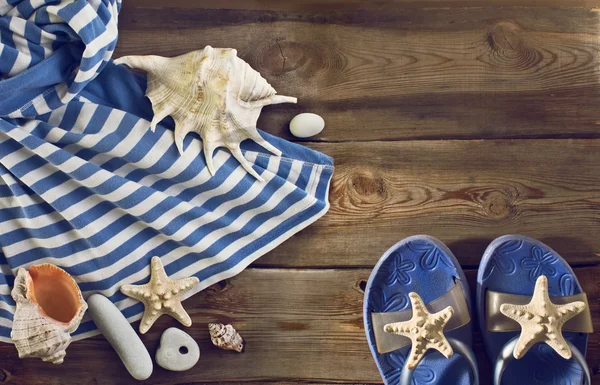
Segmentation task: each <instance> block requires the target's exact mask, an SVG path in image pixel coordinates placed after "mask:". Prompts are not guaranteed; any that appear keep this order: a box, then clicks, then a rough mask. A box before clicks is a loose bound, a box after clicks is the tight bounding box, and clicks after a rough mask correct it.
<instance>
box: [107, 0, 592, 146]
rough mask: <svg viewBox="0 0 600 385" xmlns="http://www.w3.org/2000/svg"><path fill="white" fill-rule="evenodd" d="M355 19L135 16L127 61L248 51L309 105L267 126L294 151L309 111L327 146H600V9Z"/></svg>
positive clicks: (284, 109) (121, 50)
mask: <svg viewBox="0 0 600 385" xmlns="http://www.w3.org/2000/svg"><path fill="white" fill-rule="evenodd" d="M201 3H204V4H207V3H206V2H201ZM280 3H288V2H280ZM367 3H369V2H367ZM349 8H350V9H349V10H348V9H345V8H341V10H337V11H323V10H319V9H315V10H314V11H303V12H300V11H286V12H276V11H257V10H246V9H237V10H230V9H202V8H200V7H196V6H193V7H191V8H188V7H185V8H167V9H163V8H160V7H141V6H140V7H133V8H125V9H124V11H123V13H122V15H121V17H120V23H119V28H120V40H119V45H118V49H117V51H116V56H120V55H122V54H150V53H152V54H159V55H163V56H174V55H178V54H182V53H184V52H187V51H190V50H194V49H200V48H203V47H204V46H205V45H208V44H210V45H212V46H215V47H233V48H236V49H237V50H238V53H239V55H240V56H241V57H242V58H244V59H245V60H246V61H248V62H249V63H250V64H251V65H252V66H253V67H254V68H256V69H257V70H259V71H260V72H261V73H262V74H263V75H264V76H265V77H266V78H267V79H268V80H269V81H270V82H271V83H272V84H273V85H274V87H275V88H276V89H277V90H278V91H279V92H280V93H282V94H285V95H293V96H297V97H298V98H299V104H298V105H295V106H288V105H284V106H276V107H270V108H268V109H266V110H265V114H263V116H262V117H261V120H260V121H259V127H260V128H262V129H264V130H266V131H268V132H271V133H274V134H277V135H279V136H283V137H286V138H290V139H291V138H292V137H291V135H290V134H289V132H288V130H287V123H288V122H289V120H290V119H291V118H292V117H293V116H294V115H295V114H297V113H299V112H304V111H313V112H316V113H319V114H321V115H323V116H324V117H325V119H326V122H327V129H326V130H325V131H324V132H323V133H322V134H321V135H319V136H318V137H317V138H316V139H311V140H318V141H321V140H322V141H342V140H352V141H363V140H392V139H402V140H406V139H446V138H452V139H456V138H461V139H468V138H532V137H534V138H537V137H559V138H564V137H598V136H600V130H599V129H598V128H599V126H598V124H599V123H600V119H598V114H597V106H598V105H600V92H599V89H600V87H599V83H600V66H599V58H598V49H599V47H600V46H599V45H598V25H600V13H599V12H597V11H596V10H592V9H585V8H569V9H562V8H518V7H506V8H499V9H494V10H493V11H490V9H487V8H428V9H408V10H407V9H402V10H399V11H393V10H391V11H390V10H385V11H378V10H353V9H352V7H349Z"/></svg>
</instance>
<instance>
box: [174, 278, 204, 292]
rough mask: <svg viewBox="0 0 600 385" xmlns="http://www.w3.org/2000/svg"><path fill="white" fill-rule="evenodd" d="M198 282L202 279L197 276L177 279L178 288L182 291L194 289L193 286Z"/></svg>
mask: <svg viewBox="0 0 600 385" xmlns="http://www.w3.org/2000/svg"><path fill="white" fill-rule="evenodd" d="M198 282H200V280H199V279H198V278H196V277H189V278H183V279H178V280H176V281H175V283H176V284H177V289H178V291H179V292H180V293H185V292H188V291H190V290H192V288H193V287H194V286H196V285H197V284H198Z"/></svg>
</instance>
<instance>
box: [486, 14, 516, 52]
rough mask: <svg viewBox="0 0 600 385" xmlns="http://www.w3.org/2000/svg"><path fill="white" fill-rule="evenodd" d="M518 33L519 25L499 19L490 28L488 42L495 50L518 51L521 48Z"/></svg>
mask: <svg viewBox="0 0 600 385" xmlns="http://www.w3.org/2000/svg"><path fill="white" fill-rule="evenodd" d="M520 34H521V27H519V26H518V25H517V24H515V23H513V22H510V21H501V22H498V23H496V24H494V25H493V26H492V27H491V28H490V31H489V38H488V42H489V44H490V46H491V47H492V49H493V50H495V51H498V50H504V51H520V50H522V48H523V42H522V40H521V37H520Z"/></svg>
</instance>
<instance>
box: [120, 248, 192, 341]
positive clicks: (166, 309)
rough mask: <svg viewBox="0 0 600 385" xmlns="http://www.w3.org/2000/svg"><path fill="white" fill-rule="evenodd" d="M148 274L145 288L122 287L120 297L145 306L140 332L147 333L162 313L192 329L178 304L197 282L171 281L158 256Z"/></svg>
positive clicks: (137, 286) (186, 314) (189, 321)
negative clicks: (127, 297) (123, 296)
mask: <svg viewBox="0 0 600 385" xmlns="http://www.w3.org/2000/svg"><path fill="white" fill-rule="evenodd" d="M150 273H151V276H150V282H148V283H147V284H145V285H123V286H121V292H122V293H123V294H125V295H126V296H129V297H131V298H135V299H137V300H138V301H141V302H142V303H143V304H144V315H143V317H142V322H141V323H140V333H142V334H144V333H146V332H147V331H148V329H150V327H151V326H152V325H153V324H154V322H156V320H157V319H158V317H160V316H161V315H163V314H168V315H170V316H171V317H173V318H175V319H176V320H177V321H179V322H181V323H182V324H183V325H185V326H191V325H192V320H191V318H190V316H189V315H188V313H186V311H185V309H184V308H183V306H182V305H181V296H182V295H183V294H184V293H186V292H188V291H190V290H191V289H192V288H193V287H194V286H195V285H196V284H197V283H198V282H200V280H199V279H198V278H196V277H190V278H183V279H170V278H169V277H167V273H165V268H164V267H163V264H162V262H161V260H160V258H158V257H152V261H151V271H150Z"/></svg>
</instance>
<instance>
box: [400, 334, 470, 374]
mask: <svg viewBox="0 0 600 385" xmlns="http://www.w3.org/2000/svg"><path fill="white" fill-rule="evenodd" d="M448 343H449V344H450V346H451V347H452V349H453V350H454V352H455V353H458V354H460V355H462V356H463V357H465V358H466V360H467V362H468V363H469V366H470V367H471V372H472V373H473V385H479V369H478V367H477V360H476V359H475V353H473V350H471V348H470V347H469V346H467V344H465V343H463V342H461V341H459V340H457V339H455V338H448ZM407 365H408V360H406V362H405V363H404V367H403V368H402V372H401V373H400V380H399V382H398V385H411V384H412V378H413V374H414V372H415V369H416V368H415V369H410V368H408V367H407Z"/></svg>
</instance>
